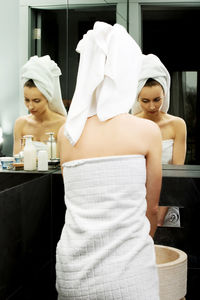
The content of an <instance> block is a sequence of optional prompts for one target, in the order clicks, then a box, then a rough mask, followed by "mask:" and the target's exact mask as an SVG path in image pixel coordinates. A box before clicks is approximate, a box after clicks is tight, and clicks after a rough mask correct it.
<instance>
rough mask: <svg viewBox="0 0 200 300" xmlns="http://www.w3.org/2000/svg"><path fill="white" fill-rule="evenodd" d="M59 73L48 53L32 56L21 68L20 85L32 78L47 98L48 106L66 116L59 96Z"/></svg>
mask: <svg viewBox="0 0 200 300" xmlns="http://www.w3.org/2000/svg"><path fill="white" fill-rule="evenodd" d="M60 75H61V70H60V68H59V67H58V65H57V64H56V63H55V62H54V61H53V60H51V58H50V56H49V55H45V56H42V57H38V56H37V55H35V56H32V57H31V58H30V59H29V60H28V61H27V63H26V64H25V65H24V66H23V67H22V68H21V81H22V86H23V87H24V84H25V82H26V81H28V80H29V79H32V80H33V82H34V83H35V85H36V87H37V88H38V89H39V91H40V92H41V93H42V94H43V95H44V96H45V97H46V99H47V100H48V102H49V108H50V109H51V110H52V111H54V112H57V113H59V114H61V115H64V116H66V115H67V112H66V109H65V107H64V104H63V101H62V96H61V89H60V80H59V76H60Z"/></svg>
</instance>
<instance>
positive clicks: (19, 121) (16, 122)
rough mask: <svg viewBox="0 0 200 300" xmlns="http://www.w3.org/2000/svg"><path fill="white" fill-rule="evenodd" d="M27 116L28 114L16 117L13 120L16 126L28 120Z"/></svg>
mask: <svg viewBox="0 0 200 300" xmlns="http://www.w3.org/2000/svg"><path fill="white" fill-rule="evenodd" d="M29 118H30V116H29V115H28V116H20V117H18V118H17V119H16V121H15V126H18V127H20V126H23V125H24V124H25V123H26V122H28V120H29Z"/></svg>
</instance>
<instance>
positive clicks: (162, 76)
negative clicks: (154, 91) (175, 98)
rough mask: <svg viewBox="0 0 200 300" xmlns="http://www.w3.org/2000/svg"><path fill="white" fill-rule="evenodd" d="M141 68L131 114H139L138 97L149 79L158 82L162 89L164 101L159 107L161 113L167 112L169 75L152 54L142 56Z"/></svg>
mask: <svg viewBox="0 0 200 300" xmlns="http://www.w3.org/2000/svg"><path fill="white" fill-rule="evenodd" d="M142 57H143V58H142V67H141V72H140V74H139V81H138V87H137V94H136V99H135V101H134V104H133V108H132V113H133V114H134V115H135V114H138V113H140V112H141V110H142V109H141V106H140V103H139V101H138V95H139V94H140V92H141V90H142V88H143V87H144V85H145V83H146V81H147V80H148V79H149V78H152V79H155V80H156V81H158V82H159V83H160V84H161V85H162V87H163V89H164V94H165V97H164V101H163V104H162V107H161V111H162V112H165V113H166V112H167V111H168V109H169V103H170V75H169V72H168V70H167V69H166V67H165V66H164V65H163V63H162V62H161V61H160V59H159V58H158V57H157V56H156V55H154V54H148V55H144V54H143V56H142Z"/></svg>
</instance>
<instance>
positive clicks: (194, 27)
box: [142, 1, 200, 165]
mask: <svg viewBox="0 0 200 300" xmlns="http://www.w3.org/2000/svg"><path fill="white" fill-rule="evenodd" d="M182 2H183V1H182ZM199 26H200V6H198V5H194V4H193V5H189V4H187V5H186V4H185V5H184V3H182V4H179V5H178V4H176V5H174V4H170V3H169V4H168V5H167V4H165V5H143V6H142V48H143V52H144V53H145V54H147V53H154V54H156V55H158V56H159V57H160V59H161V60H162V61H163V63H164V64H165V66H166V67H167V69H168V70H169V72H170V75H171V99H170V109H169V113H171V114H173V115H176V116H179V117H181V118H183V119H184V120H185V122H186V125H187V155H186V164H190V165H193V164H196V165H197V164H200V151H199V147H200V139H199V119H200V106H199V101H198V98H199V93H200V77H199V69H200V60H199V52H200V46H199V45H197V43H196V38H197V32H198V28H199Z"/></svg>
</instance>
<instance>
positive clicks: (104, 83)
mask: <svg viewBox="0 0 200 300" xmlns="http://www.w3.org/2000/svg"><path fill="white" fill-rule="evenodd" d="M76 51H77V52H79V53H80V63H79V69H78V76H77V83H76V89H75V93H74V96H73V99H72V103H71V106H70V109H69V112H68V118H67V121H66V126H65V135H66V137H67V138H68V140H69V141H70V142H71V144H72V145H74V144H76V142H77V141H78V139H79V137H80V136H81V133H82V131H83V128H84V126H85V122H86V120H87V118H88V117H90V116H92V115H97V116H98V118H99V120H100V121H105V120H107V119H109V118H112V117H114V116H116V115H119V114H121V113H126V112H129V110H130V109H131V108H132V106H133V101H134V98H135V95H136V91H137V83H138V74H139V72H140V67H141V61H142V53H141V50H140V48H139V46H138V45H137V43H136V42H135V41H134V40H133V38H132V37H131V36H130V35H129V34H128V33H127V31H126V29H125V28H124V27H123V26H121V25H119V24H115V25H114V26H112V25H110V24H107V23H104V22H96V23H95V24H94V28H93V30H89V31H88V32H87V34H85V35H84V37H83V39H82V40H81V41H80V42H79V43H78V46H77V49H76Z"/></svg>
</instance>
